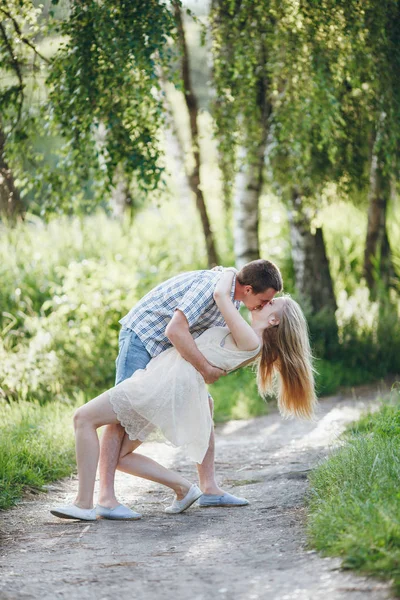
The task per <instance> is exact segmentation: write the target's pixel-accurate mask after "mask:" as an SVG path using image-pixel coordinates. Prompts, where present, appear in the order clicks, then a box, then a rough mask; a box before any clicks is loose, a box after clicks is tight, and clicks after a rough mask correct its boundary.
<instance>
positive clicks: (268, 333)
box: [257, 296, 317, 419]
mask: <svg viewBox="0 0 400 600" xmlns="http://www.w3.org/2000/svg"><path fill="white" fill-rule="evenodd" d="M284 298H285V302H284V303H283V307H282V313H281V314H280V315H279V316H280V322H279V324H278V325H276V326H274V327H267V328H266V329H264V331H263V345H262V349H261V354H260V356H259V359H258V370H257V384H258V390H259V392H260V394H261V395H262V396H265V395H267V394H268V392H270V391H271V389H273V383H274V375H275V374H276V375H277V376H278V377H277V379H278V407H279V411H280V413H281V414H282V415H283V416H284V417H289V416H291V415H294V416H296V417H302V418H306V419H311V418H312V417H313V414H314V408H315V406H316V403H317V398H316V395H315V390H314V369H313V366H312V354H311V348H310V341H309V336H308V327H307V321H306V319H305V317H304V315H303V312H302V310H301V308H300V306H299V305H298V304H297V302H295V301H294V300H293V299H292V298H290V297H289V296H284Z"/></svg>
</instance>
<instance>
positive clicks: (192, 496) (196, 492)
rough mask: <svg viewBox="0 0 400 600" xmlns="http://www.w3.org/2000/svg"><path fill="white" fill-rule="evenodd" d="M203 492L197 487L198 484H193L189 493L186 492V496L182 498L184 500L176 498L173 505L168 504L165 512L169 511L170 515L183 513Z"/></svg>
mask: <svg viewBox="0 0 400 600" xmlns="http://www.w3.org/2000/svg"><path fill="white" fill-rule="evenodd" d="M202 494H203V492H202V491H201V489H200V488H199V487H197V485H196V484H195V483H194V484H193V485H192V486H191V488H190V490H189V491H188V493H187V494H186V496H185V497H184V498H182V500H177V499H176V498H175V500H174V501H173V503H172V504H171V506H168V507H167V508H166V509H165V511H164V512H166V513H168V514H169V515H176V514H178V513H181V512H183V511H184V510H186V509H187V508H189V506H192V504H193V503H194V502H196V500H198V499H199V498H200V496H202Z"/></svg>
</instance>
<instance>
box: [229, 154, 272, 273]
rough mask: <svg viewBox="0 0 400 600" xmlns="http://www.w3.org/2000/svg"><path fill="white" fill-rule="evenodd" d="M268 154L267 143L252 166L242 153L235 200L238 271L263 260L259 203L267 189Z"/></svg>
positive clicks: (234, 234)
mask: <svg viewBox="0 0 400 600" xmlns="http://www.w3.org/2000/svg"><path fill="white" fill-rule="evenodd" d="M264 153H265V143H262V144H260V146H259V148H258V152H257V160H254V161H252V162H248V161H247V160H246V159H247V152H246V150H245V149H244V148H241V150H240V156H239V160H240V163H241V166H240V167H239V171H238V173H237V175H236V179H235V194H234V199H233V222H234V227H233V242H234V251H235V261H236V266H237V268H238V269H240V268H241V267H243V265H245V264H246V263H248V262H250V261H252V260H256V259H257V258H260V244H259V239H258V226H259V199H260V195H261V190H262V185H263V170H264Z"/></svg>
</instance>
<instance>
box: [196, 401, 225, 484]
mask: <svg viewBox="0 0 400 600" xmlns="http://www.w3.org/2000/svg"><path fill="white" fill-rule="evenodd" d="M208 401H209V403H210V411H211V416H212V415H213V412H214V401H213V399H212V398H211V396H208ZM197 471H198V474H199V482H200V489H201V491H202V492H203V494H223V493H224V491H223V490H222V489H221V488H220V487H219V486H218V484H217V481H216V479H215V435H214V427H213V428H212V430H211V435H210V443H209V445H208V450H207V452H206V455H205V457H204V459H203V462H202V463H198V464H197Z"/></svg>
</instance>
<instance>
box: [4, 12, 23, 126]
mask: <svg viewBox="0 0 400 600" xmlns="http://www.w3.org/2000/svg"><path fill="white" fill-rule="evenodd" d="M0 10H1V9H0ZM0 32H1V35H2V37H3V40H4V44H5V46H6V48H7V51H8V54H9V55H10V58H11V63H12V66H13V69H14V71H15V74H16V76H17V78H18V81H19V95H20V102H19V106H18V118H17V123H18V121H19V120H20V118H21V113H22V104H23V102H24V81H23V78H22V71H21V65H20V63H19V62H18V60H17V59H16V58H15V56H14V50H13V47H12V45H11V44H10V40H9V39H8V37H7V34H6V32H5V29H4V27H3V24H2V23H1V22H0Z"/></svg>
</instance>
